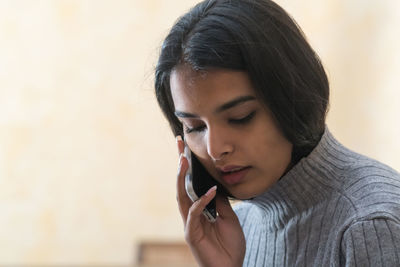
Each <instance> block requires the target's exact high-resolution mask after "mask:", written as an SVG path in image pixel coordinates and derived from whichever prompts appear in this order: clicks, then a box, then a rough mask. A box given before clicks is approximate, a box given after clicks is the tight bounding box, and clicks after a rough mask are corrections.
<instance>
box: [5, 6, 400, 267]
mask: <svg viewBox="0 0 400 267" xmlns="http://www.w3.org/2000/svg"><path fill="white" fill-rule="evenodd" d="M195 2H197V1H188V0H180V1H178V0H173V1H172V0H168V1H162V0H158V1H157V0H152V1H150V0H146V1H145V0H131V1H128V0H126V1H122V0H120V1H111V0H101V1H100V0H86V1H78V0H75V1H73V0H64V1H62V0H59V1H52V0H43V1H35V0H25V1H23V0H17V1H7V0H0V265H2V264H4V265H5V264H12V263H18V264H48V265H56V264H121V265H126V264H129V263H131V262H132V261H134V259H135V253H136V252H135V245H136V243H137V242H138V241H139V240H143V239H144V240H159V239H161V240H182V223H181V220H180V217H179V214H178V211H177V209H176V201H175V171H176V165H177V163H176V161H177V155H176V149H175V141H174V139H173V136H172V134H171V133H170V132H169V129H168V126H167V123H166V122H165V121H164V119H163V117H162V115H161V113H160V111H159V109H158V107H157V105H156V102H155V99H154V96H153V91H152V90H153V89H152V83H153V68H154V65H155V61H156V57H157V54H158V50H159V47H160V45H161V41H162V38H163V37H164V36H165V34H166V33H167V31H168V28H169V27H170V26H171V25H172V23H173V21H175V19H176V18H177V17H178V15H180V14H181V13H182V12H183V11H184V10H186V9H187V8H188V7H189V6H191V5H193V3H195ZM278 3H281V4H282V5H283V6H284V7H285V8H287V10H288V11H289V12H290V13H291V14H292V15H293V16H294V17H295V18H296V19H297V21H298V22H299V24H300V25H301V26H302V27H303V30H304V31H305V33H306V35H307V36H308V37H309V40H310V42H311V43H312V45H313V46H314V47H315V49H316V50H317V52H318V53H319V54H320V56H321V58H322V60H323V62H324V64H325V66H326V69H327V71H328V73H329V77H330V80H331V85H332V101H331V110H330V114H329V117H328V125H329V126H330V128H331V130H332V132H333V133H335V134H336V136H337V137H338V139H340V140H341V141H342V142H343V143H345V144H346V145H348V146H350V147H351V148H353V149H355V150H357V151H360V152H362V153H364V154H367V155H370V156H372V157H375V158H377V159H379V160H381V161H383V162H385V163H388V164H390V165H392V166H393V167H395V168H396V169H397V170H400V156H399V155H398V154H399V152H400V141H399V139H398V138H396V137H398V136H400V124H399V122H400V120H399V115H400V90H399V84H400V78H399V77H400V75H399V73H400V52H399V50H398V47H400V34H399V33H400V31H399V28H400V2H399V1H394V0H379V1H378V0H376V1H374V0H371V1H365V0H351V1H349V0H329V1H328V0H326V1H320V0H307V1H304V0H281V1H278Z"/></svg>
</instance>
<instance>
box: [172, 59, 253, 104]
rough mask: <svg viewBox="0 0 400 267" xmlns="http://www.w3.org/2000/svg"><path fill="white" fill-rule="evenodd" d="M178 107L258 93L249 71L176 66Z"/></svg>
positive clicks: (174, 82) (174, 95)
mask: <svg viewBox="0 0 400 267" xmlns="http://www.w3.org/2000/svg"><path fill="white" fill-rule="evenodd" d="M170 87H171V94H172V99H173V101H174V105H175V110H180V111H192V110H198V109H201V108H206V107H209V106H214V107H215V106H218V105H222V104H224V103H226V102H228V101H230V100H232V99H234V98H237V97H239V96H248V95H251V96H255V91H254V89H253V87H252V85H251V82H250V79H249V77H248V75H247V73H246V72H242V71H232V70H224V69H213V70H207V71H195V70H193V69H192V68H190V67H188V66H179V67H177V68H175V69H174V70H173V71H172V73H171V77H170Z"/></svg>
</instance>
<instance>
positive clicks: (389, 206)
mask: <svg viewBox="0 0 400 267" xmlns="http://www.w3.org/2000/svg"><path fill="white" fill-rule="evenodd" d="M353 159H354V158H353ZM342 175H343V177H342V178H343V184H342V186H341V191H342V192H343V193H344V194H345V195H346V196H347V197H348V199H350V201H351V202H352V204H353V207H354V208H355V209H356V210H357V211H358V214H359V216H358V217H359V218H369V219H373V218H375V217H378V218H380V217H381V216H383V215H385V214H386V215H387V216H388V218H391V219H394V220H400V174H399V173H398V172H397V171H395V170H394V169H392V168H390V167H389V166H387V165H385V164H383V163H381V162H378V161H376V160H374V159H371V158H369V157H366V156H363V155H359V154H357V160H354V161H353V162H352V164H351V165H350V166H349V167H348V168H346V170H345V171H344V172H343V173H342Z"/></svg>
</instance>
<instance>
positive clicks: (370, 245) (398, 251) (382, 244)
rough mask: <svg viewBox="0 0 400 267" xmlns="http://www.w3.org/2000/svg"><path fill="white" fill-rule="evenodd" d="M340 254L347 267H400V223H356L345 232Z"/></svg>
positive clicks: (378, 219) (384, 219)
mask: <svg viewBox="0 0 400 267" xmlns="http://www.w3.org/2000/svg"><path fill="white" fill-rule="evenodd" d="M340 251H341V253H340V254H341V257H340V259H341V261H342V265H345V266H400V222H399V221H396V220H392V219H387V218H375V219H370V220H360V221H356V222H354V223H353V224H351V225H350V226H349V227H348V228H347V230H346V231H345V232H344V235H343V239H342V242H341V245H340Z"/></svg>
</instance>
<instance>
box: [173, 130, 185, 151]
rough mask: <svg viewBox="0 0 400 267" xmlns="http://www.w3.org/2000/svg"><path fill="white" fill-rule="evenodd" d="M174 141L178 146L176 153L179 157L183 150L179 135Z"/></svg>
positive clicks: (183, 144)
mask: <svg viewBox="0 0 400 267" xmlns="http://www.w3.org/2000/svg"><path fill="white" fill-rule="evenodd" d="M175 139H176V144H177V146H178V153H179V155H180V154H182V153H183V151H184V150H185V143H184V142H183V140H182V137H181V136H180V135H177V136H176V137H175Z"/></svg>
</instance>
